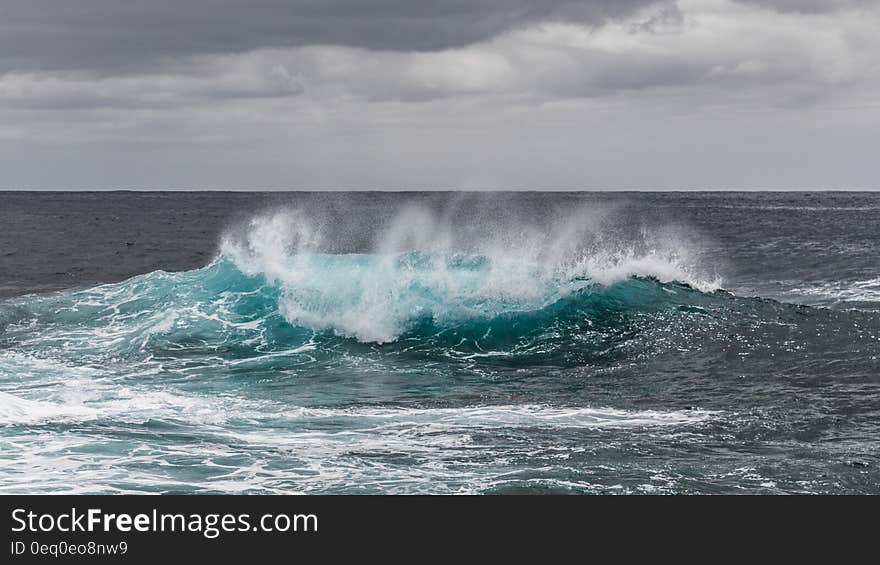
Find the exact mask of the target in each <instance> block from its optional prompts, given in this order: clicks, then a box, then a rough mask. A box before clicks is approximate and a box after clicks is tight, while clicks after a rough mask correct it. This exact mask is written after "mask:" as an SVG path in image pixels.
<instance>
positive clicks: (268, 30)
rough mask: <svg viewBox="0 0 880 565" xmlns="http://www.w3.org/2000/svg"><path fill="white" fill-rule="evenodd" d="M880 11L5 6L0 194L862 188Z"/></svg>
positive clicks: (841, 5)
mask: <svg viewBox="0 0 880 565" xmlns="http://www.w3.org/2000/svg"><path fill="white" fill-rule="evenodd" d="M878 154H880V0H679V1H673V0H660V1H651V0H584V1H580V2H577V1H570V0H442V1H441V0H437V1H434V0H291V1H285V0H137V1H135V0H0V188H5V189H31V188H34V189H37V188H55V189H66V188H71V189H141V188H155V189H346V188H349V189H370V188H378V189H434V188H436V189H557V190H558V189H563V190H564V189H572V190H575V189H586V190H599V189H631V190H632V189H636V190H637V189H846V188H850V189H876V188H880V158H878Z"/></svg>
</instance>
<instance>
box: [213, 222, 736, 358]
mask: <svg viewBox="0 0 880 565" xmlns="http://www.w3.org/2000/svg"><path fill="white" fill-rule="evenodd" d="M519 220H520V221H521V218H520V219H519ZM605 226H608V218H607V217H605V216H603V215H602V214H600V213H598V212H596V211H591V212H589V213H588V212H585V211H578V212H576V213H570V214H568V215H567V216H564V217H561V218H559V221H557V222H555V223H554V224H553V225H552V226H551V228H550V229H546V228H545V229H542V230H539V229H537V228H536V227H535V226H533V225H529V224H522V223H517V224H516V225H511V224H510V223H498V222H496V223H492V224H489V225H487V226H482V227H481V229H478V230H473V229H471V230H467V229H463V230H459V229H457V227H456V225H455V224H454V222H451V221H449V220H448V219H446V220H444V219H443V218H442V217H440V218H438V216H437V214H435V213H432V212H431V211H429V210H426V209H423V208H418V207H410V208H407V209H405V210H403V211H402V212H400V213H399V214H397V215H396V216H394V217H393V218H392V219H391V221H389V222H388V224H387V225H386V226H385V227H384V229H381V230H379V231H378V232H377V234H378V235H377V236H376V238H375V241H374V244H373V248H372V250H371V252H359V253H327V252H325V251H324V245H323V243H322V228H321V226H317V225H316V223H315V222H314V221H313V220H312V219H310V218H309V217H308V215H307V214H305V213H303V212H302V211H298V210H285V211H280V212H274V213H272V214H268V215H265V216H259V217H256V218H254V219H252V220H251V221H250V222H249V224H248V225H247V227H246V228H245V229H243V230H238V231H237V232H234V233H230V234H228V235H227V236H226V237H225V238H224V241H223V244H222V247H221V255H222V256H223V257H224V258H228V259H230V260H231V261H232V262H233V263H234V265H235V266H236V268H238V269H239V270H240V271H242V272H243V273H245V274H247V275H250V276H263V277H265V279H266V280H267V281H268V282H269V284H271V285H275V286H277V288H278V290H279V293H280V296H279V310H280V312H281V313H282V315H283V316H284V317H285V319H287V320H288V321H289V322H290V323H291V324H293V325H295V326H302V327H307V328H311V329H314V330H333V331H334V332H336V333H337V334H339V335H343V336H347V337H353V338H357V339H358V340H360V341H364V342H376V343H387V342H391V341H394V340H396V339H397V338H399V337H400V336H401V335H402V334H403V333H404V332H406V331H407V330H408V329H409V328H410V327H411V326H412V325H413V324H415V323H418V322H420V321H423V320H426V319H428V320H431V321H433V322H434V323H436V324H440V325H443V324H448V323H454V322H461V321H468V320H487V319H493V318H496V317H498V316H503V315H512V314H517V313H525V312H536V311H541V310H543V309H545V308H547V307H549V306H551V305H553V304H555V303H557V302H559V301H561V300H564V299H566V298H567V297H570V296H572V295H574V294H577V293H581V292H588V291H589V289H596V288H597V287H609V286H611V285H614V284H616V283H619V282H622V281H625V280H627V279H629V278H630V277H643V278H652V279H656V280H657V281H659V282H663V283H667V282H679V283H684V284H687V285H689V286H691V287H694V288H697V289H699V290H703V291H710V290H715V289H718V288H720V285H721V280H720V278H719V277H718V276H717V275H712V276H707V275H706V272H705V270H704V269H702V268H701V267H700V265H699V261H698V260H699V253H698V248H696V246H694V245H693V244H692V242H688V241H687V240H685V239H684V238H683V237H682V236H681V234H680V233H678V232H676V231H675V230H672V229H669V228H662V227H661V228H657V229H654V230H648V229H641V230H638V231H637V233H636V234H635V235H634V236H633V235H630V236H629V237H628V238H624V237H619V235H620V234H619V233H618V234H615V232H613V231H610V230H603V227H605ZM324 231H326V230H324Z"/></svg>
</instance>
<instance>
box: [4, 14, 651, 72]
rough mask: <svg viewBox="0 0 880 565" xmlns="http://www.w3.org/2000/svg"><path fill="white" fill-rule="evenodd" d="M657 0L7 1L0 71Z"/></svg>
mask: <svg viewBox="0 0 880 565" xmlns="http://www.w3.org/2000/svg"><path fill="white" fill-rule="evenodd" d="M655 2H656V0H587V1H585V0H581V1H577V0H417V1H416V0H187V1H185V2H182V1H180V0H149V1H144V2H122V1H119V0H65V1H63V2H58V1H57V0H4V2H3V5H2V6H0V72H4V71H11V70H16V71H28V70H59V69H86V70H98V71H108V72H125V71H138V70H143V69H146V68H151V67H155V66H156V65H158V64H160V63H161V62H162V60H163V59H167V58H176V57H187V56H192V55H204V54H212V53H214V54H223V53H238V52H245V51H250V50H254V49H260V48H271V47H291V46H303V45H339V46H350V47H362V48H367V49H376V50H394V51H431V50H440V49H448V48H454V47H461V46H465V45H469V44H472V43H474V42H478V41H482V40H486V39H489V38H491V37H494V36H496V35H498V34H499V33H502V32H504V31H507V30H510V29H513V28H517V27H521V26H524V25H527V24H529V23H533V22H536V21H546V20H564V21H577V22H583V23H601V22H603V21H605V20H607V19H608V18H614V17H620V16H624V15H627V14H630V13H632V12H633V11H634V10H636V9H638V8H641V7H644V6H646V5H649V4H652V3H655Z"/></svg>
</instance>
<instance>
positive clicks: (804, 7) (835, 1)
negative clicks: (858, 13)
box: [737, 0, 876, 14]
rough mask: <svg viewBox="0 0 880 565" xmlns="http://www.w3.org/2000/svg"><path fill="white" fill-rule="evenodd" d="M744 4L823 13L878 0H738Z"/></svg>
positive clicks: (862, 5)
mask: <svg viewBox="0 0 880 565" xmlns="http://www.w3.org/2000/svg"><path fill="white" fill-rule="evenodd" d="M737 1H738V2H740V3H742V4H752V5H755V6H762V7H764V8H770V9H772V10H776V11H778V12H800V13H807V14H809V13H813V14H815V13H822V12H833V11H836V10H841V9H849V8H862V7H868V6H870V5H871V4H876V0H737Z"/></svg>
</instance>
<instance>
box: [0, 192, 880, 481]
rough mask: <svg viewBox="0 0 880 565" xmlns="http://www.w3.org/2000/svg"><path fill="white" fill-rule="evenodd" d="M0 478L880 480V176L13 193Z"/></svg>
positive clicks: (7, 237) (4, 267)
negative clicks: (727, 183)
mask: <svg viewBox="0 0 880 565" xmlns="http://www.w3.org/2000/svg"><path fill="white" fill-rule="evenodd" d="M0 493H16V494H44V493H70V494H86V493H91V494H112V493H235V494H240V493H241V494H244V493H246V494H287V493H307V494H710V493H723V494H734V493H744V494H783V493H798V494H799V493H816V494H820V493H821V494H856V493H872V494H878V493H880V193H870V192H864V193H859V192H776V193H769V192H738V193H737V192H627V193H620V192H539V191H536V192H491V193H464V192H170V191H169V192H0Z"/></svg>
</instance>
